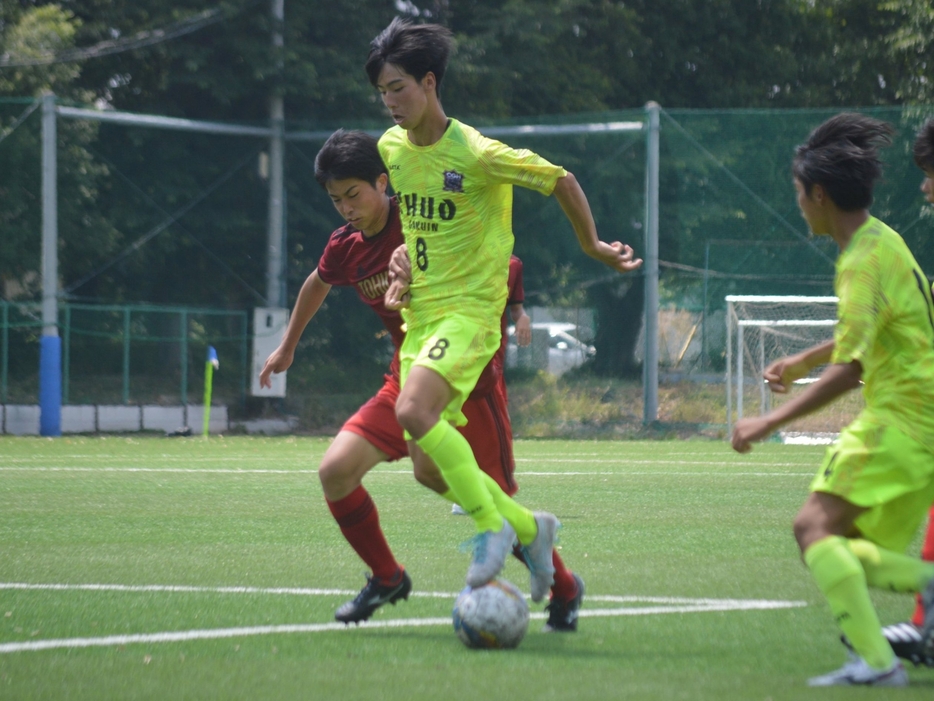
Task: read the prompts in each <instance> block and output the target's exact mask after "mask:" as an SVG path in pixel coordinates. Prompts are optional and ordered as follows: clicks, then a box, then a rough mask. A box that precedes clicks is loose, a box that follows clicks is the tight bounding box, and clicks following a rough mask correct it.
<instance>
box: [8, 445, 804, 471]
mask: <svg viewBox="0 0 934 701" xmlns="http://www.w3.org/2000/svg"><path fill="white" fill-rule="evenodd" d="M576 455H578V456H580V455H581V454H580V453H577V454H576ZM724 455H725V456H730V457H732V453H728V452H727V451H726V450H724ZM58 459H61V460H74V461H78V460H89V461H92V462H93V463H94V464H93V465H92V466H80V467H79V466H74V467H73V466H70V465H63V466H45V465H35V463H36V462H45V461H48V460H49V458H48V456H44V455H43V456H36V457H4V458H3V459H2V460H3V462H4V463H6V466H7V467H8V469H18V465H20V464H26V465H33V466H35V467H39V468H43V469H53V468H55V467H60V468H62V469H88V470H119V469H128V468H126V467H124V466H120V465H118V466H116V467H101V466H100V463H103V462H109V461H111V460H120V461H125V460H126V458H125V457H122V456H121V457H118V458H108V457H107V456H100V457H96V456H90V455H88V456H84V455H69V456H60V458H58ZM155 460H156V459H155V458H153V459H152V461H155ZM318 460H320V457H318V456H310V457H309V459H308V460H301V461H296V463H295V464H297V465H308V464H314V463H315V462H317V461H318ZM515 460H516V462H517V463H530V464H539V463H543V464H556V463H557V464H561V465H564V464H578V463H582V464H585V465H622V466H625V465H701V466H715V467H723V466H724V465H729V466H738V465H741V466H744V467H802V466H804V465H810V464H811V463H812V462H813V460H802V461H798V462H771V461H759V462H757V461H748V460H745V461H739V460H729V459H726V460H668V459H657V460H646V459H641V458H625V457H618V458H617V457H611V458H606V457H603V458H601V457H586V456H581V457H574V458H553V457H533V458H525V457H516V458H515ZM158 461H159V462H164V463H167V464H168V463H172V462H184V463H185V464H197V463H202V462H209V463H225V462H227V463H230V462H246V463H250V464H251V465H255V464H257V463H260V464H261V463H263V462H264V459H256V458H184V457H180V458H173V457H172V456H168V455H161V456H159V458H158ZM275 462H277V463H279V464H282V463H283V462H284V461H282V460H276V461H275ZM287 464H288V463H287ZM139 469H144V468H139ZM148 469H160V470H170V469H179V470H186V471H198V468H170V467H162V468H148ZM208 469H222V468H208ZM226 469H227V470H228V471H230V472H246V471H248V470H256V469H261V470H262V471H263V472H298V471H304V472H309V471H316V470H311V469H309V468H301V467H299V468H294V469H286V468H278V469H274V468H245V469H242V470H241V469H238V468H226Z"/></svg>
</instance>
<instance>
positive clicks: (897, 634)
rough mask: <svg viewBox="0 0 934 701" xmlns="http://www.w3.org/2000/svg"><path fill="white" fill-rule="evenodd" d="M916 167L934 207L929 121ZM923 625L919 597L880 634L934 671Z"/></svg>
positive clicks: (933, 518) (931, 556) (933, 134)
mask: <svg viewBox="0 0 934 701" xmlns="http://www.w3.org/2000/svg"><path fill="white" fill-rule="evenodd" d="M914 158H915V164H916V165H917V166H918V167H919V168H920V169H921V170H922V171H923V173H924V179H923V180H922V181H921V192H922V193H924V198H925V199H926V200H927V201H928V202H929V203H930V204H934V119H929V120H928V121H927V122H926V123H925V124H924V126H923V127H921V129H920V130H919V131H918V135H917V137H916V138H915V144H914ZM921 558H922V559H923V560H927V561H928V562H934V506H932V507H931V509H930V511H929V512H928V525H927V530H926V532H925V536H924V544H923V545H922V546H921ZM923 625H924V603H923V602H922V600H921V596H920V595H919V596H918V600H917V603H916V605H915V612H914V615H913V616H912V617H911V620H910V621H906V622H905V623H896V624H894V625H891V626H886V627H885V628H883V629H882V633H883V634H884V635H885V637H886V639H887V640H888V641H889V643H890V644H891V645H892V649H893V650H894V651H895V654H896V655H898V656H899V657H901V658H902V659H905V660H911V661H912V662H914V663H915V664H925V665H927V666H928V667H934V654H932V653H931V652H928V651H925V649H924V646H923V645H922V642H921V633H920V629H921V627H922V626H923Z"/></svg>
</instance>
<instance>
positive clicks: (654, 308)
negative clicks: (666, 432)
mask: <svg viewBox="0 0 934 701" xmlns="http://www.w3.org/2000/svg"><path fill="white" fill-rule="evenodd" d="M660 110H661V107H660V106H659V105H658V103H657V102H649V103H648V104H647V105H646V106H645V112H646V143H645V146H646V151H647V153H646V158H645V162H646V165H645V255H644V258H645V263H644V266H645V277H644V280H645V314H644V316H645V358H644V360H643V363H642V394H643V400H642V423H643V424H650V423H652V422H653V421H657V420H658V157H659V156H658V151H659V148H658V146H659V144H658V132H659V128H660V125H659V113H660Z"/></svg>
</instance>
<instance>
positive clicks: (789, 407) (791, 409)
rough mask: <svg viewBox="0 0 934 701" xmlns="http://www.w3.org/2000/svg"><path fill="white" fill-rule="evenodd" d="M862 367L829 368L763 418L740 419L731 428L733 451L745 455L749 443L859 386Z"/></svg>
mask: <svg viewBox="0 0 934 701" xmlns="http://www.w3.org/2000/svg"><path fill="white" fill-rule="evenodd" d="M862 374H863V368H862V366H861V365H860V364H859V363H858V362H857V361H855V360H854V361H853V362H851V363H836V364H834V365H831V366H829V367H828V368H827V369H826V370H824V372H823V373H822V374H821V376H820V378H819V379H818V380H817V382H815V383H814V384H812V385H809V386H808V387H807V389H805V390H804V391H803V392H802V393H801V394H799V395H798V396H796V397H792V398H791V399H789V400H788V401H787V402H785V403H784V404H782V405H781V406H780V407H778V408H777V409H774V410H773V411H770V412H769V413H768V414H765V415H764V416H753V417H750V418H745V419H740V420H739V421H737V422H736V426H735V427H734V428H733V436H732V444H733V450H735V451H737V452H738V453H748V452H749V451H750V450H752V443H754V442H756V441H761V440H762V439H763V438H767V437H768V436H769V435H770V434H771V433H772V432H774V431H776V430H778V429H779V428H781V427H782V426H784V425H785V424H787V423H789V422H791V421H794V420H795V419H798V418H800V417H802V416H805V415H806V414H810V413H811V412H814V411H817V410H818V409H820V408H821V407H823V406H825V405H827V404H829V403H830V402H832V401H833V400H834V399H836V398H837V397H839V396H840V395H841V394H844V393H846V392H849V391H850V390H851V389H855V388H857V387H859V380H860V378H861V377H862Z"/></svg>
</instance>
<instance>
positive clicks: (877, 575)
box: [847, 538, 934, 593]
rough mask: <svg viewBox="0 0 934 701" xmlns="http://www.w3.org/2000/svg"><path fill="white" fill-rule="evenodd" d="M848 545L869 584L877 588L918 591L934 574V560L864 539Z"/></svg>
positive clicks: (856, 539)
mask: <svg viewBox="0 0 934 701" xmlns="http://www.w3.org/2000/svg"><path fill="white" fill-rule="evenodd" d="M847 546H848V547H849V549H850V552H852V553H853V554H854V555H856V557H857V558H858V559H859V563H860V564H861V565H862V566H863V571H864V572H865V573H866V583H867V584H869V586H871V587H875V588H876V589H885V590H886V591H898V592H910V593H917V592H919V591H921V590H922V589H924V587H925V585H926V584H927V583H928V582H929V581H930V579H931V577H934V563H931V562H924V561H923V560H921V559H919V558H917V557H909V556H908V555H902V554H900V553H896V552H892V551H891V550H886V549H885V548H880V547H879V546H878V545H876V544H875V543H870V542H869V541H868V540H863V539H861V538H854V539H852V540H848V541H847Z"/></svg>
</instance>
